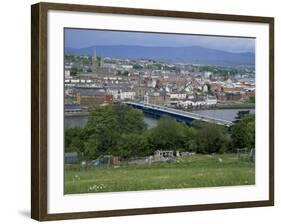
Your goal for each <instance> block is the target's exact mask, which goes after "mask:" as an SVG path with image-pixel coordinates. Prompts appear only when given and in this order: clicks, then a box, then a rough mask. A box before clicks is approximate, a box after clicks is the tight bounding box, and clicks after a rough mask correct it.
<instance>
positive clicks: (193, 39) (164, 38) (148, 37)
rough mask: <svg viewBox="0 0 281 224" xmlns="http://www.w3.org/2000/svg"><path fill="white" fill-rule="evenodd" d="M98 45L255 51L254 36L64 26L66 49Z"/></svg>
mask: <svg viewBox="0 0 281 224" xmlns="http://www.w3.org/2000/svg"><path fill="white" fill-rule="evenodd" d="M98 45H138V46H154V47H155V46H165V47H184V46H201V47H206V48H211V49H216V50H223V51H228V52H237V53H238V52H252V53H254V52H255V39H254V38H241V37H221V36H220V37H218V36H202V35H188V34H184V35H182V34H159V33H144V32H122V31H103V30H89V29H70V28H66V29H65V47H67V48H86V47H91V46H98Z"/></svg>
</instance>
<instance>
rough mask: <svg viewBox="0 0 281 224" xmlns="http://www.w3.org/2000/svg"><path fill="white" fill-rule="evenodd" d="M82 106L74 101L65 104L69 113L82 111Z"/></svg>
mask: <svg viewBox="0 0 281 224" xmlns="http://www.w3.org/2000/svg"><path fill="white" fill-rule="evenodd" d="M81 111H82V109H81V106H80V105H79V104H77V103H72V104H64V112H67V113H78V112H81Z"/></svg>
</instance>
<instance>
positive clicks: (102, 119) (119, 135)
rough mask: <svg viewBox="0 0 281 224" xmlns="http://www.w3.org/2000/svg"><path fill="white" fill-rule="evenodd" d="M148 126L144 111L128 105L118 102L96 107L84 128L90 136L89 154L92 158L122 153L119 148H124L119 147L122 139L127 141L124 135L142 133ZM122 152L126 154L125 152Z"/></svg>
mask: <svg viewBox="0 0 281 224" xmlns="http://www.w3.org/2000/svg"><path fill="white" fill-rule="evenodd" d="M146 128H147V126H146V124H145V123H144V120H143V114H142V112H140V111H138V110H135V109H132V108H130V107H129V106H127V105H124V104H116V105H109V106H103V107H96V108H94V109H93V110H92V111H91V113H90V116H89V120H88V122H87V124H86V127H85V128H84V129H85V133H86V134H87V136H88V141H87V144H86V150H87V154H88V155H89V156H90V157H92V158H96V157H97V156H99V155H105V154H113V155H119V154H121V152H119V150H123V149H122V148H121V147H119V146H120V141H123V143H124V144H125V143H126V142H124V138H125V137H124V136H126V135H129V134H142V133H143V132H144V131H145V130H146ZM129 137H132V136H129ZM129 137H128V136H127V140H128V139H129ZM129 140H130V141H131V140H132V141H133V140H134V139H131V138H130V139H129ZM137 140H138V139H137ZM130 143H132V142H130ZM132 145H133V144H132ZM127 148H128V147H127ZM133 148H136V146H135V145H134V147H133ZM122 153H123V154H124V152H122ZM124 155H125V154H124ZM125 156H126V155H125Z"/></svg>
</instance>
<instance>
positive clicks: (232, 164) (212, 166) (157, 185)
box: [65, 154, 255, 194]
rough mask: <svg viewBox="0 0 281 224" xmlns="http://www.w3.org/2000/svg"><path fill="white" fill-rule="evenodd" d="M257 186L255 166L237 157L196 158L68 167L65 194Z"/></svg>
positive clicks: (204, 156) (66, 168)
mask: <svg viewBox="0 0 281 224" xmlns="http://www.w3.org/2000/svg"><path fill="white" fill-rule="evenodd" d="M251 184H255V167H254V164H251V163H247V162H242V161H239V160H238V159H237V156H236V155H235V154H224V155H219V156H211V155H194V156H190V157H185V158H179V159H178V160H177V162H175V163H161V164H151V165H132V166H121V167H116V168H113V167H112V168H101V167H94V168H90V169H87V170H85V169H82V168H80V166H79V165H66V166H65V193H66V194H74V193H93V192H117V191H138V190H156V189H175V188H196V187H214V186H233V185H251Z"/></svg>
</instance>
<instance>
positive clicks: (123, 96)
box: [119, 91, 136, 100]
mask: <svg viewBox="0 0 281 224" xmlns="http://www.w3.org/2000/svg"><path fill="white" fill-rule="evenodd" d="M119 96H120V100H133V99H134V98H135V96H136V93H135V92H134V91H122V92H120V94H119Z"/></svg>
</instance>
